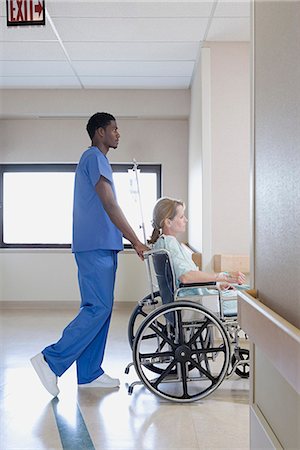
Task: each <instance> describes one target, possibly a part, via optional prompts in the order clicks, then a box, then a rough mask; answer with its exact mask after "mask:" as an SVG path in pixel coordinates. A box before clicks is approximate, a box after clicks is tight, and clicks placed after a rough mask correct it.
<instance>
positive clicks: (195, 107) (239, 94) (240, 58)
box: [189, 43, 250, 269]
mask: <svg viewBox="0 0 300 450" xmlns="http://www.w3.org/2000/svg"><path fill="white" fill-rule="evenodd" d="M204 55H206V56H204ZM208 55H209V57H208ZM205 65H206V66H205ZM208 65H209V67H208ZM208 73H210V78H209V79H208V78H207V77H208ZM207 92H210V98H209V99H207V98H206V100H205V102H203V98H204V97H205V96H206V97H207ZM200 102H201V105H200V106H199V103H200ZM191 105H192V108H191V117H190V130H191V131H190V144H189V155H190V156H189V157H190V160H189V167H192V168H193V170H191V171H190V174H189V205H190V209H191V210H194V209H195V208H196V207H197V204H198V205H199V207H201V205H202V229H201V227H200V224H199V219H197V218H196V219H197V221H198V224H199V230H197V229H196V228H195V225H194V224H193V223H191V224H190V226H189V242H190V243H191V245H192V246H194V247H195V248H196V249H197V250H199V251H202V252H203V261H204V266H203V267H204V268H205V269H210V267H211V265H212V258H213V255H214V254H218V253H229V254H249V249H250V228H249V227H250V219H249V210H250V206H249V205H250V200H249V184H250V183H249V159H250V158H249V154H250V67H249V44H248V43H210V44H209V45H207V46H206V48H204V49H202V54H201V57H200V60H199V64H198V67H197V71H196V73H195V77H194V81H193V86H192V90H191ZM203 136H206V138H205V139H204V138H203ZM201 168H202V169H203V174H204V175H203V177H205V176H207V174H210V173H211V177H210V180H207V179H206V180H205V178H202V176H201V172H200V170H201ZM201 180H203V181H201ZM202 183H203V184H204V183H205V186H204V187H203V185H202ZM208 185H210V186H211V190H210V192H209V190H208ZM202 192H204V194H205V195H204V198H203V199H202V200H199V198H200V197H201V195H202ZM192 215H195V212H193V213H192ZM193 219H194V216H193ZM206 224H209V226H208V227H207V226H206ZM210 224H211V225H210ZM197 231H199V234H201V233H202V236H201V237H200V238H199V237H197ZM208 242H209V243H210V245H207V243H208Z"/></svg>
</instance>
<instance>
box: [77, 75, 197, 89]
mask: <svg viewBox="0 0 300 450" xmlns="http://www.w3.org/2000/svg"><path fill="white" fill-rule="evenodd" d="M80 79H81V82H82V84H83V86H84V87H85V88H87V89H93V88H95V89H99V86H101V89H145V88H146V89H149V88H151V89H188V88H189V83H190V77H127V78H126V77H101V78H100V79H97V77H81V78H80Z"/></svg>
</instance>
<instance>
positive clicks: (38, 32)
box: [0, 17, 57, 41]
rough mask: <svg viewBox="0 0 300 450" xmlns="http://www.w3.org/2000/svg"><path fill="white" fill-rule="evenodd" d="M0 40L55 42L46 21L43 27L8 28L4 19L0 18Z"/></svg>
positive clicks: (54, 37) (55, 39)
mask: <svg viewBox="0 0 300 450" xmlns="http://www.w3.org/2000/svg"><path fill="white" fill-rule="evenodd" d="M0 29H1V34H0V39H1V40H3V41H45V40H49V41H50V40H52V41H57V38H56V36H55V34H54V32H53V30H52V28H51V25H50V24H49V23H48V22H47V21H46V25H45V26H34V27H8V26H7V25H6V17H0Z"/></svg>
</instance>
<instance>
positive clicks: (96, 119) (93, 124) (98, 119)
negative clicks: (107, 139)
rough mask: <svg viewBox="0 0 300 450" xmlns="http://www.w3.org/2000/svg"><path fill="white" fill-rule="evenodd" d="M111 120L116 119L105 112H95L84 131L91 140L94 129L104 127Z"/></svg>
mask: <svg viewBox="0 0 300 450" xmlns="http://www.w3.org/2000/svg"><path fill="white" fill-rule="evenodd" d="M112 120H116V119H115V118H114V116H112V115H111V114H108V113H105V112H97V113H96V114H94V115H92V116H91V117H90V118H89V121H88V123H87V125H86V131H87V132H88V135H89V137H90V138H91V140H92V139H93V137H94V134H95V131H96V130H98V128H106V127H107V125H109V124H110V122H111V121H112Z"/></svg>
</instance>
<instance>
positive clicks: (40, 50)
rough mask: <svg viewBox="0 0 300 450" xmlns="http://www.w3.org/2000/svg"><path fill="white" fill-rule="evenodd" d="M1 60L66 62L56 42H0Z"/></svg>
mask: <svg viewBox="0 0 300 450" xmlns="http://www.w3.org/2000/svg"><path fill="white" fill-rule="evenodd" d="M0 55H1V57H0V58H1V59H2V60H7V61H13V60H22V61H23V60H26V61H34V60H37V61H41V60H48V61H53V60H58V61H64V60H66V55H65V53H64V52H63V49H62V48H61V45H60V44H59V43H58V42H48V41H46V42H18V41H17V42H0Z"/></svg>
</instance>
